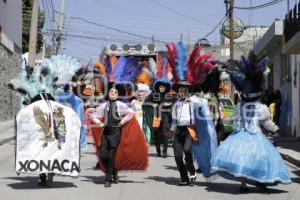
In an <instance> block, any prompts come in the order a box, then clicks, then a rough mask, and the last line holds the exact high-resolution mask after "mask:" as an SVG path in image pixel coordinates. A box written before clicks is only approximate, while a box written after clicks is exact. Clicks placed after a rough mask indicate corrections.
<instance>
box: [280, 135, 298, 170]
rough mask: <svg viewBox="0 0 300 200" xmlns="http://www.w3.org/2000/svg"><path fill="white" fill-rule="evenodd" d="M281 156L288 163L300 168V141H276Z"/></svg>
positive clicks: (289, 139) (281, 139)
mask: <svg viewBox="0 0 300 200" xmlns="http://www.w3.org/2000/svg"><path fill="white" fill-rule="evenodd" d="M274 140H275V142H276V143H277V149H278V151H279V153H280V154H281V156H282V157H283V158H284V159H285V160H287V161H288V162H290V163H292V164H294V165H296V166H297V167H300V139H299V138H298V139H297V138H293V137H279V138H275V139H274Z"/></svg>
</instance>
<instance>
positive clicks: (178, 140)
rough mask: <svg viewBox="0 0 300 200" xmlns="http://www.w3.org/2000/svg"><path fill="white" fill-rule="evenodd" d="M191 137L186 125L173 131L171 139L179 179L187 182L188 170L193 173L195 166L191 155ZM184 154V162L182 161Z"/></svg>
mask: <svg viewBox="0 0 300 200" xmlns="http://www.w3.org/2000/svg"><path fill="white" fill-rule="evenodd" d="M192 143H193V141H192V138H191V136H190V134H189V131H188V129H187V127H186V126H179V127H177V130H176V132H175V137H174V140H173V149H174V155H175V161H176V165H177V168H178V171H179V173H180V177H181V181H183V182H189V177H188V172H189V173H190V174H191V175H194V174H195V167H194V163H193V155H192ZM183 154H184V155H185V163H184V161H183Z"/></svg>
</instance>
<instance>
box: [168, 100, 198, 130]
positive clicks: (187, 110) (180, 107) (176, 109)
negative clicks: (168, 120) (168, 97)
mask: <svg viewBox="0 0 300 200" xmlns="http://www.w3.org/2000/svg"><path fill="white" fill-rule="evenodd" d="M172 118H173V121H172V125H171V131H174V130H175V129H176V127H177V126H187V125H193V124H195V118H194V105H193V102H192V101H190V100H185V101H177V102H176V103H175V104H174V105H173V108H172Z"/></svg>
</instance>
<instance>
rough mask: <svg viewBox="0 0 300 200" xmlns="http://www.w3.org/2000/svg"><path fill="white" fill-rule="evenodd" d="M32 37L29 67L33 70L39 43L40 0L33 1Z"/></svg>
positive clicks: (30, 37) (30, 38)
mask: <svg viewBox="0 0 300 200" xmlns="http://www.w3.org/2000/svg"><path fill="white" fill-rule="evenodd" d="M32 2H33V6H32V13H31V24H30V36H29V54H28V65H29V69H30V70H33V68H34V64H35V57H36V43H37V28H38V14H39V0H33V1H32Z"/></svg>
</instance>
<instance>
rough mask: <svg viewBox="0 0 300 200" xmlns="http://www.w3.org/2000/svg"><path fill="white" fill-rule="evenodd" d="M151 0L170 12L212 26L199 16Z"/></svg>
mask: <svg viewBox="0 0 300 200" xmlns="http://www.w3.org/2000/svg"><path fill="white" fill-rule="evenodd" d="M149 1H151V2H152V3H154V4H156V5H157V6H159V7H162V8H164V9H166V10H168V11H169V12H172V13H175V14H177V15H180V16H182V17H185V18H187V19H190V20H193V21H196V22H200V23H202V24H205V25H207V26H212V25H211V24H208V23H206V22H205V21H202V20H199V19H197V18H194V17H191V16H188V15H186V14H183V13H181V12H179V11H177V10H174V9H173V8H170V7H168V6H166V5H163V4H161V3H160V2H158V1H156V0H149Z"/></svg>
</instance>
